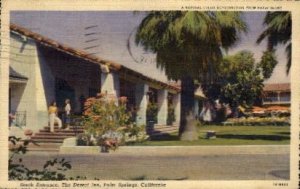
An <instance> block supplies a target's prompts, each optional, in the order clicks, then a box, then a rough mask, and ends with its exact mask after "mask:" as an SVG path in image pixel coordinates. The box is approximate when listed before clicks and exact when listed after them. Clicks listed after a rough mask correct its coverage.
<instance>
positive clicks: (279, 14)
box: [257, 11, 292, 73]
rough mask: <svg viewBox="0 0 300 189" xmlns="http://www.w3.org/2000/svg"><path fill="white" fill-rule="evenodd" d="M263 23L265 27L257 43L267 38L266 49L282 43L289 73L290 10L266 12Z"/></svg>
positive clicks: (290, 47)
mask: <svg viewBox="0 0 300 189" xmlns="http://www.w3.org/2000/svg"><path fill="white" fill-rule="evenodd" d="M264 24H265V25H266V29H265V30H264V31H263V32H262V33H261V34H260V36H259V37H258V39H257V43H258V44H259V43H261V42H262V41H263V40H264V39H267V41H268V46H267V50H268V51H272V50H274V48H275V47H276V46H278V45H279V44H282V45H284V46H285V51H286V55H287V68H286V72H287V73H289V70H290V67H291V51H292V44H291V33H292V31H291V28H292V19H291V12H287V11H276V12H268V13H267V14H266V16H265V20H264Z"/></svg>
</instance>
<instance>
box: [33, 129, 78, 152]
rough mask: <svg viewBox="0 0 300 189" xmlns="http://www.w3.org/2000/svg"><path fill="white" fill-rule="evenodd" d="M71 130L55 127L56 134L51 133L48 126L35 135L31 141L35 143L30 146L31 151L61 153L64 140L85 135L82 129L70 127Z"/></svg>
mask: <svg viewBox="0 0 300 189" xmlns="http://www.w3.org/2000/svg"><path fill="white" fill-rule="evenodd" d="M69 128H70V129H69V130H65V129H59V128H58V126H55V127H54V133H51V132H50V127H49V126H46V127H44V128H43V129H40V130H39V132H37V133H35V134H34V135H33V136H32V137H31V140H32V141H33V142H34V143H35V144H32V143H30V144H29V145H28V150H29V151H59V147H60V146H61V145H62V143H63V141H64V139H66V138H69V137H74V136H76V135H78V134H80V133H83V128H82V127H76V126H70V127H69Z"/></svg>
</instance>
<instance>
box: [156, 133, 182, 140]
mask: <svg viewBox="0 0 300 189" xmlns="http://www.w3.org/2000/svg"><path fill="white" fill-rule="evenodd" d="M150 140H151V141H174V140H177V141H178V140H179V136H177V135H170V134H163V135H158V136H151V137H150Z"/></svg>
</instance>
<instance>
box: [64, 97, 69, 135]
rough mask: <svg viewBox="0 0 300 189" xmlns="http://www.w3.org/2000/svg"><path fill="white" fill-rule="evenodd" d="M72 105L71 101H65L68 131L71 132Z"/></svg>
mask: <svg viewBox="0 0 300 189" xmlns="http://www.w3.org/2000/svg"><path fill="white" fill-rule="evenodd" d="M70 116H71V104H70V99H66V100H65V120H64V121H65V124H66V128H65V129H66V130H69V126H70V122H71V117H70Z"/></svg>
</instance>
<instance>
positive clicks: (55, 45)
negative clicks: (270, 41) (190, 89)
mask: <svg viewBox="0 0 300 189" xmlns="http://www.w3.org/2000/svg"><path fill="white" fill-rule="evenodd" d="M10 29H11V31H14V32H17V33H19V34H21V35H24V36H27V37H29V38H32V39H33V40H35V41H37V42H39V43H40V44H42V45H44V46H48V47H51V48H54V49H56V50H59V51H62V52H65V53H68V54H70V55H72V56H75V57H78V58H81V59H84V60H86V61H89V62H92V63H96V64H100V65H107V66H108V67H109V68H110V69H112V70H115V71H119V72H122V73H123V74H129V75H134V76H135V77H137V78H140V79H142V80H144V81H148V82H152V83H154V84H156V85H159V86H162V87H166V88H168V89H172V90H175V91H177V92H179V91H180V90H181V89H180V87H178V86H175V85H170V84H167V83H164V82H162V81H159V80H156V79H152V78H150V77H148V76H145V75H143V74H141V73H139V72H136V71H134V70H132V69H130V68H127V67H125V66H123V65H121V64H118V63H115V62H112V61H109V60H104V59H101V58H99V57H96V56H94V55H90V54H88V53H87V52H85V51H82V50H79V49H75V48H72V47H69V46H67V45H64V44H61V43H59V42H57V41H54V40H52V39H49V38H47V37H44V36H42V35H40V34H38V33H34V32H32V31H30V30H28V29H26V28H23V27H21V26H18V25H16V24H10Z"/></svg>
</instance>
